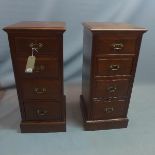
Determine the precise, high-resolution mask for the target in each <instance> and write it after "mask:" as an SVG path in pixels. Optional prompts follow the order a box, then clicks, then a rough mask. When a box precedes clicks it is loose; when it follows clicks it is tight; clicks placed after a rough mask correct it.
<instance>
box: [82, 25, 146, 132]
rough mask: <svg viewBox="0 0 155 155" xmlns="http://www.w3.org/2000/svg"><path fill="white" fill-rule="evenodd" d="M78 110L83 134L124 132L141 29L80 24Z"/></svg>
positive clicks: (141, 33)
mask: <svg viewBox="0 0 155 155" xmlns="http://www.w3.org/2000/svg"><path fill="white" fill-rule="evenodd" d="M83 25H84V43H83V44H84V45H83V71H82V95H81V96H80V104H81V110H82V114H83V120H84V128H85V130H100V129H112V128H126V127H127V125H128V118H127V112H128V106H129V102H130V97H131V91H132V86H133V81H134V76H135V71H136V65H137V60H138V55H139V50H140V44H141V39H142V35H143V33H144V32H145V31H146V29H144V28H140V27H137V26H133V25H130V24H121V23H98V22H87V23H84V24H83Z"/></svg>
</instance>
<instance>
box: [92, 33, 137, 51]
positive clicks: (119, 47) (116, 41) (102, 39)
mask: <svg viewBox="0 0 155 155" xmlns="http://www.w3.org/2000/svg"><path fill="white" fill-rule="evenodd" d="M136 44H137V37H136V36H131V37H126V36H115V35H103V36H102V35H99V36H97V37H96V38H95V45H96V48H95V50H96V52H97V54H135V52H136V46H137V45H136Z"/></svg>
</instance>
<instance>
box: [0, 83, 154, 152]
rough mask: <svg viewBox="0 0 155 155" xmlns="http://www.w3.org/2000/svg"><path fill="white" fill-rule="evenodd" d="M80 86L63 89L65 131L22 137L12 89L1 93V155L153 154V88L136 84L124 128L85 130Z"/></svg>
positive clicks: (17, 109) (24, 135) (14, 93)
mask: <svg viewBox="0 0 155 155" xmlns="http://www.w3.org/2000/svg"><path fill="white" fill-rule="evenodd" d="M80 92H81V87H80V85H79V86H78V85H67V86H65V94H66V96H67V132H64V133H63V132H61V133H44V134H43V133H42V134H34V133H31V134H21V133H20V130H19V123H20V113H19V107H18V101H17V94H16V90H15V89H9V90H6V91H0V155H61V154H62V155H64V154H65V155H80V154H81V155H87V154H89V155H125V154H129V155H154V154H155V85H151V84H150V85H135V86H134V89H133V93H132V99H131V104H130V108H129V113H128V117H129V119H130V121H129V125H128V128H127V129H113V130H103V131H84V130H83V127H82V118H81V112H80V106H79V95H80Z"/></svg>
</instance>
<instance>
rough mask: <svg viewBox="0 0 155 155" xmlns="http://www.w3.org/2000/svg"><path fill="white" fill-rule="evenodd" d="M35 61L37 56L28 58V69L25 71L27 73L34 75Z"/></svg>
mask: <svg viewBox="0 0 155 155" xmlns="http://www.w3.org/2000/svg"><path fill="white" fill-rule="evenodd" d="M35 60H36V57H35V56H29V57H28V59H27V64H26V69H25V72H26V73H32V72H33V69H34V65H35Z"/></svg>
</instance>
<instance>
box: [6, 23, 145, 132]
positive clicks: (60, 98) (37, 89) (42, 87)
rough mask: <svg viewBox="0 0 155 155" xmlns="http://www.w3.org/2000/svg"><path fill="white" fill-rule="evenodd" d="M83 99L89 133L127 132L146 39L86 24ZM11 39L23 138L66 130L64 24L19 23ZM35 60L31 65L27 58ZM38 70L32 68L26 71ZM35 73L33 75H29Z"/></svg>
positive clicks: (124, 29) (121, 27)
mask: <svg viewBox="0 0 155 155" xmlns="http://www.w3.org/2000/svg"><path fill="white" fill-rule="evenodd" d="M83 25H84V38H83V41H84V42H83V68H82V95H81V96H80V105H81V110H82V114H83V122H84V128H85V130H98V129H112V128H125V127H127V125H128V118H127V112H128V106H129V102H130V96H131V91H132V86H133V81H134V76H135V71H136V65H137V60H138V55H139V50H140V44H141V40H142V35H143V33H144V32H146V29H144V28H140V27H137V26H133V25H129V24H118V23H99V22H87V23H84V24H83ZM4 30H5V31H6V32H7V33H8V38H9V45H10V50H11V58H12V64H13V69H14V75H15V81H16V87H17V94H18V99H19V105H20V111H21V116H22V122H21V124H20V127H21V132H50V131H54V132H56V131H65V130H66V99H65V96H64V88H63V32H64V31H65V23H63V22H20V23H17V24H14V25H10V26H7V27H5V28H4ZM29 57H31V58H32V57H33V58H34V57H35V60H32V61H31V62H29V64H28V58H29ZM27 65H28V66H33V67H32V68H26V67H27ZM26 69H30V70H26Z"/></svg>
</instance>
